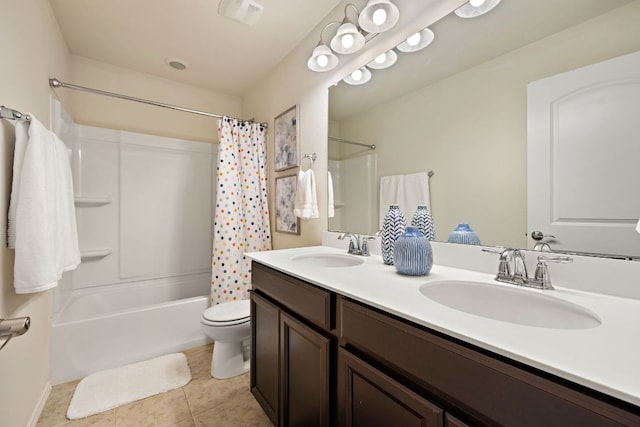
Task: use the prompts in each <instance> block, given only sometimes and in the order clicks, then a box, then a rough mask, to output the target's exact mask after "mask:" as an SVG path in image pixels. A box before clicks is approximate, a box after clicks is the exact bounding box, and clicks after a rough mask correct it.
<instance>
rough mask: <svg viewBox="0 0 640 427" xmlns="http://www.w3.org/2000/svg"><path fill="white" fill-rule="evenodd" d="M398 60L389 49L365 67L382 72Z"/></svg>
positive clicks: (395, 54) (396, 55)
mask: <svg viewBox="0 0 640 427" xmlns="http://www.w3.org/2000/svg"><path fill="white" fill-rule="evenodd" d="M397 60H398V54H397V53H396V52H395V51H394V50H393V49H391V50H390V51H387V52H384V53H382V54H380V55H378V56H376V57H375V59H374V60H373V61H371V62H369V63H368V64H367V67H369V68H373V69H374V70H383V69H385V68H389V67H391V66H392V65H393V64H395V63H396V61H397Z"/></svg>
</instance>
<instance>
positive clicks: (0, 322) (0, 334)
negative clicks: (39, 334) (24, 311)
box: [0, 317, 31, 350]
mask: <svg viewBox="0 0 640 427" xmlns="http://www.w3.org/2000/svg"><path fill="white" fill-rule="evenodd" d="M30 327H31V318H30V317H16V318H13V319H0V338H5V340H4V342H3V343H2V344H1V345H0V350H2V349H3V348H4V346H5V345H7V343H8V342H9V340H11V338H13V337H18V336H20V335H22V334H24V333H26V332H27V331H28V330H29V328H30Z"/></svg>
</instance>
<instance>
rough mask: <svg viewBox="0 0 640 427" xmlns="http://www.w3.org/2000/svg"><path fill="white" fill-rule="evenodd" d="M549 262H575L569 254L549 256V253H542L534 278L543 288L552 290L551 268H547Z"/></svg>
mask: <svg viewBox="0 0 640 427" xmlns="http://www.w3.org/2000/svg"><path fill="white" fill-rule="evenodd" d="M547 262H556V263H560V264H568V263H571V262H573V258H571V257H569V256H563V255H557V256H548V255H540V256H538V265H537V266H536V272H535V274H534V276H533V279H534V280H535V281H536V282H538V283H540V285H541V289H547V290H551V289H553V285H551V277H550V276H549V269H548V268H547V264H546V263H547Z"/></svg>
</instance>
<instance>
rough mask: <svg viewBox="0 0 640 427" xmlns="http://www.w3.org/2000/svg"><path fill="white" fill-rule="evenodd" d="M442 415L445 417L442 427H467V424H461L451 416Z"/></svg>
mask: <svg viewBox="0 0 640 427" xmlns="http://www.w3.org/2000/svg"><path fill="white" fill-rule="evenodd" d="M444 415H445V417H444V427H469V425H468V424H466V423H463V422H462V421H460V420H459V419H457V418H456V417H454V416H452V415H451V414H444Z"/></svg>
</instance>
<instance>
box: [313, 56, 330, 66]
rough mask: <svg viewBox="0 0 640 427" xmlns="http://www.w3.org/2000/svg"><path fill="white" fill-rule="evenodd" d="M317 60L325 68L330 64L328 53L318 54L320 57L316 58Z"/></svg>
mask: <svg viewBox="0 0 640 427" xmlns="http://www.w3.org/2000/svg"><path fill="white" fill-rule="evenodd" d="M316 62H317V63H318V65H319V66H320V67H322V68H324V67H326V66H327V64H329V58H328V57H327V55H318V57H317V58H316Z"/></svg>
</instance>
